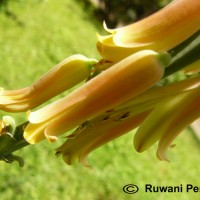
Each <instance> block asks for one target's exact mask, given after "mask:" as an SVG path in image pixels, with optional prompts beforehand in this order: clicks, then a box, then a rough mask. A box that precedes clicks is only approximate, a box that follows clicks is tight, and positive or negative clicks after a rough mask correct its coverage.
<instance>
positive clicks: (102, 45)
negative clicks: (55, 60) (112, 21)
mask: <svg viewBox="0 0 200 200" xmlns="http://www.w3.org/2000/svg"><path fill="white" fill-rule="evenodd" d="M199 21H200V1H198V0H190V1H188V0H175V1H173V2H172V3H170V4H169V5H168V6H166V7H165V8H163V9H161V10H160V11H158V12H156V13H155V14H153V15H151V16H149V17H147V18H145V19H143V20H141V21H138V22H136V23H133V24H131V25H128V26H125V27H121V28H117V29H113V30H110V29H108V28H107V27H105V29H106V30H107V31H108V32H110V33H111V35H108V36H98V38H99V42H98V43H97V49H98V51H99V53H100V54H101V56H102V57H103V58H105V59H107V60H111V61H117V60H121V59H122V58H124V57H126V56H128V55H130V54H132V53H134V52H137V51H140V50H142V49H152V50H155V51H157V52H164V51H168V50H170V49H172V48H173V47H175V46H177V45H178V44H180V43H181V42H183V41H184V40H186V39H187V38H189V37H190V36H191V35H192V34H194V33H195V32H196V31H198V30H199V29H200V23H199Z"/></svg>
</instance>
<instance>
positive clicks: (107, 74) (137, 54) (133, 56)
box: [0, 0, 200, 165]
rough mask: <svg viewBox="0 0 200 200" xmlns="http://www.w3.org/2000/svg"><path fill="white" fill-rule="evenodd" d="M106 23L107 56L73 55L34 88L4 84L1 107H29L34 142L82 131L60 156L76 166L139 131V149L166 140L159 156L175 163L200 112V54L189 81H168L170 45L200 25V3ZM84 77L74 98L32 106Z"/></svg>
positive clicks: (102, 39) (27, 133) (28, 134)
mask: <svg viewBox="0 0 200 200" xmlns="http://www.w3.org/2000/svg"><path fill="white" fill-rule="evenodd" d="M104 28H105V29H106V31H107V32H108V33H109V35H107V36H100V35H98V42H97V49H98V51H99V53H100V55H101V57H102V59H101V60H99V61H97V60H95V59H89V58H86V57H85V56H82V55H73V56H71V57H69V58H67V59H65V60H64V61H63V62H61V63H59V64H58V65H56V66H55V67H54V68H53V69H52V70H50V71H49V72H48V73H46V74H45V75H44V76H43V77H42V78H41V79H39V80H37V81H36V82H34V83H33V84H32V85H30V86H29V87H26V88H23V89H19V90H11V91H10V90H5V89H3V88H2V89H1V91H0V109H2V110H4V111H8V112H22V111H27V113H28V124H27V125H26V127H25V128H24V138H25V139H26V141H27V142H28V143H30V144H35V143H38V142H40V141H42V140H43V139H45V138H47V139H48V141H49V142H54V141H56V140H57V139H58V136H60V135H61V134H64V133H66V132H68V131H70V130H73V129H75V130H74V131H73V132H72V133H71V134H70V135H69V134H68V136H67V141H66V142H65V143H64V144H63V145H62V146H61V147H59V148H58V149H57V153H56V154H62V156H63V158H64V161H65V162H66V163H68V164H72V163H73V162H74V161H75V160H76V159H78V160H79V161H80V162H82V163H84V164H85V165H88V164H87V160H86V158H87V155H88V154H89V153H90V152H91V151H93V150H94V149H96V148H98V147H100V146H102V145H103V144H105V143H107V142H109V141H111V140H113V139H115V138H117V137H119V136H121V135H123V134H126V133H127V132H129V131H131V130H133V129H135V128H138V129H137V132H136V134H135V137H134V142H133V143H134V147H135V149H136V150H137V151H138V152H143V151H145V150H146V149H148V148H149V147H151V146H152V145H153V144H154V143H156V142H158V151H157V156H158V158H159V159H161V160H168V157H167V154H166V152H167V149H168V147H169V146H171V144H172V141H173V140H174V138H175V137H176V136H177V135H178V134H179V133H181V131H182V130H184V129H185V128H186V127H187V126H188V125H190V124H191V123H192V122H193V121H195V120H196V119H197V118H199V117H200V108H199V106H198V104H199V103H198V102H199V101H200V87H199V86H200V75H199V74H198V72H199V69H200V64H199V63H200V62H199V59H200V58H198V59H197V60H195V62H192V63H190V65H189V66H187V67H185V68H184V69H183V71H185V72H189V73H191V74H192V76H190V77H189V78H185V79H184V80H182V81H179V82H174V83H170V84H160V81H161V80H162V78H163V77H164V76H165V71H166V70H167V67H168V66H169V65H170V63H171V55H170V50H172V49H173V48H174V47H177V46H178V45H180V44H182V43H183V42H184V41H185V40H187V39H188V38H190V37H191V36H192V35H193V34H195V33H196V32H197V31H198V30H200V1H196V0H191V1H188V0H174V1H173V2H172V3H171V4H169V5H168V6H166V7H165V8H163V9H161V10H160V11H158V12H157V13H155V14H153V15H151V16H149V17H147V18H145V19H143V20H141V21H138V22H136V23H133V24H131V25H128V26H125V27H121V28H117V29H112V30H111V29H108V28H107V27H106V25H105V23H104ZM179 68H181V67H179ZM84 80H85V82H83V81H84ZM81 82H82V85H81V86H80V87H78V88H77V89H75V90H74V91H73V92H71V93H70V94H68V95H67V96H66V97H64V98H62V99H59V100H57V101H55V102H53V103H50V104H48V105H46V106H43V107H41V108H39V109H37V110H34V111H33V110H32V109H33V108H35V107H37V106H38V105H41V104H42V103H43V102H45V101H47V100H48V99H50V98H52V97H54V96H56V95H58V94H60V93H61V92H63V91H65V90H67V89H69V88H71V87H73V86H74V85H76V84H78V83H81ZM0 123H1V124H0V125H1V130H3V127H4V123H3V121H0Z"/></svg>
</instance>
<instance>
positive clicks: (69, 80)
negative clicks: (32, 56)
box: [0, 54, 97, 112]
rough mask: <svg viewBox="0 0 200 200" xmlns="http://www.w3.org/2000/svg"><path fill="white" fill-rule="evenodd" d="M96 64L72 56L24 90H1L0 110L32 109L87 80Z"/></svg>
mask: <svg viewBox="0 0 200 200" xmlns="http://www.w3.org/2000/svg"><path fill="white" fill-rule="evenodd" d="M96 63H97V61H96V60H95V59H89V58H86V57H85V56H83V55H79V54H77V55H73V56H70V57H68V58H66V59H65V60H63V61H62V62H60V63H59V64H57V65H56V66H55V67H53V68H52V69H51V70H50V71H49V72H47V73H46V74H45V75H43V76H42V77H41V78H40V79H39V80H37V81H35V82H34V83H33V84H32V85H30V86H28V87H26V88H23V89H19V90H4V89H1V91H0V109H1V110H5V111H9V112H22V111H27V110H29V109H32V108H34V107H36V106H38V105H40V104H42V103H43V102H45V101H46V100H48V99H50V98H52V97H54V96H56V95H58V94H59V93H62V92H64V91H65V90H67V89H69V88H71V87H73V86H75V85H76V84H78V83H80V82H81V81H83V80H85V79H87V78H88V77H89V76H90V74H91V71H92V68H93V67H94V64H96Z"/></svg>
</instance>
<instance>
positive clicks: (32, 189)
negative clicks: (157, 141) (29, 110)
mask: <svg viewBox="0 0 200 200" xmlns="http://www.w3.org/2000/svg"><path fill="white" fill-rule="evenodd" d="M9 9H10V10H11V11H12V12H13V13H14V14H15V15H16V16H17V18H16V19H13V18H12V17H9V16H6V15H5V14H4V13H3V11H2V12H1V13H0V87H4V88H6V89H16V88H21V87H25V86H27V85H29V84H30V83H32V82H33V81H34V80H36V79H37V78H39V77H40V76H41V75H42V74H43V73H45V72H46V71H47V70H49V69H50V68H51V67H52V66H54V65H55V64H57V63H58V62H60V61H61V60H63V59H64V58H65V57H67V56H70V55H72V54H76V53H80V54H84V55H86V56H89V57H95V58H98V54H97V51H96V48H95V43H96V40H97V39H96V32H99V31H102V30H101V25H99V24H98V23H97V22H95V20H94V19H92V17H91V15H90V12H89V11H88V10H84V9H83V8H82V7H81V6H80V5H78V4H77V3H76V2H75V1H74V0H59V3H58V1H55V0H46V1H45V0H29V1H25V0H11V1H10V3H9ZM63 95H66V93H65V94H62V95H61V96H63ZM57 98H58V97H57ZM5 114H8V113H5V112H0V115H1V116H3V115H5ZM12 116H14V117H15V118H16V119H17V122H18V123H21V122H23V121H25V120H26V119H25V117H26V115H25V113H19V114H12ZM133 136H134V132H130V133H129V134H127V135H125V136H124V137H122V138H119V139H117V140H115V141H114V142H111V143H109V144H107V145H105V146H103V147H102V148H99V149H97V150H96V151H94V152H93V153H92V154H91V155H90V156H89V162H90V163H91V165H92V166H93V169H88V168H85V167H83V166H82V165H80V164H78V163H76V164H74V165H73V166H67V165H66V164H65V163H64V162H63V161H62V159H61V158H57V157H55V156H54V153H55V150H54V149H55V148H56V147H57V146H58V144H51V145H50V144H49V143H48V142H42V143H39V144H37V145H32V146H28V147H26V148H24V149H21V150H19V151H18V152H17V154H18V155H20V156H22V157H23V158H24V159H25V166H24V167H23V168H20V167H19V166H18V164H17V163H16V162H15V163H13V164H12V165H9V164H6V163H4V162H0V198H1V200H8V199H9V200H27V199H31V200H40V199H42V200H60V199H64V200H85V199H87V200H101V199H105V200H118V199H119V200H121V199H127V200H129V199H131V200H151V199H155V200H161V199H162V200H163V199H167V200H176V199H177V200H178V199H181V200H190V199H193V200H197V199H199V195H200V193H193V192H190V193H186V192H185V191H183V193H171V194H170V193H166V194H163V193H145V192H144V185H145V184H147V183H148V184H152V185H161V186H162V185H171V186H176V185H177V186H180V184H182V185H183V188H184V187H185V184H193V185H197V186H200V178H199V171H200V167H199V166H198V163H199V162H200V156H199V153H200V143H199V141H198V140H197V139H196V138H195V136H193V134H192V133H191V132H190V131H189V130H186V131H184V133H182V134H181V135H180V136H179V137H178V138H177V139H176V141H175V143H176V144H177V146H176V148H173V149H171V150H169V155H170V158H171V162H170V163H167V162H161V161H158V160H157V159H156V156H155V152H156V145H155V146H154V147H152V148H151V149H149V151H147V152H145V153H142V154H139V153H137V152H136V151H135V150H134V149H133V145H132V140H133ZM130 183H133V184H136V185H138V186H139V187H140V190H139V192H138V193H137V194H134V195H128V194H125V193H124V192H123V191H122V188H123V186H124V185H126V184H130Z"/></svg>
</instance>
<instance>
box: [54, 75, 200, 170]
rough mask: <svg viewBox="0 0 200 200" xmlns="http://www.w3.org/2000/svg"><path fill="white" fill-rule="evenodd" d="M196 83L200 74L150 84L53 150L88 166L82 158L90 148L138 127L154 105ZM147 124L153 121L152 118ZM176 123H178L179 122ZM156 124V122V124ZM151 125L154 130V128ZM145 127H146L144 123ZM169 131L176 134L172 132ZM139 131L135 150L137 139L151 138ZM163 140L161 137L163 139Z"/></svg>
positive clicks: (68, 162) (67, 160) (70, 160)
mask: <svg viewBox="0 0 200 200" xmlns="http://www.w3.org/2000/svg"><path fill="white" fill-rule="evenodd" d="M199 86H200V76H197V77H192V78H189V79H186V80H183V81H180V82H176V83H172V84H169V85H165V86H157V87H153V88H151V89H149V90H147V91H145V92H144V93H142V94H141V95H139V96H137V97H135V98H132V99H131V100H129V101H127V102H125V103H123V104H121V105H118V106H117V107H115V108H114V109H112V110H109V111H107V112H104V113H102V114H100V115H99V116H97V117H94V118H93V119H91V120H90V123H85V124H82V125H81V126H79V128H77V130H75V132H74V133H72V134H71V135H69V136H68V137H67V141H66V142H65V143H64V144H63V145H62V146H61V147H59V148H58V149H57V154H58V155H59V154H62V156H63V159H64V161H65V162H66V163H67V164H73V162H74V161H75V160H76V159H77V158H78V160H79V161H80V162H81V163H83V164H84V165H86V166H89V165H88V162H87V160H86V158H87V156H88V154H89V153H90V152H91V151H93V150H95V149H96V148H98V147H100V146H102V145H104V144H105V143H107V142H109V141H111V140H113V139H116V138H117V137H120V136H122V135H124V134H126V133H127V132H129V131H131V130H133V129H135V128H136V127H138V126H141V124H142V123H143V121H145V120H146V118H147V117H148V115H150V113H151V112H153V110H154V109H157V110H158V111H159V109H160V108H159V109H158V108H157V106H158V105H159V106H161V107H162V105H163V103H164V105H165V103H166V102H167V100H168V99H170V101H172V99H173V97H174V96H177V94H179V95H180V97H182V96H184V95H185V92H189V91H192V90H193V89H194V88H198V87H199ZM162 102H163V103H162ZM171 115H173V114H171ZM158 119H159V117H158ZM163 121H164V120H163ZM155 122H156V121H155ZM149 123H150V122H149ZM151 123H154V121H152V122H151ZM162 123H164V122H162ZM176 123H177V124H179V123H180V124H181V123H182V121H178V122H176ZM157 126H159V125H158V124H157ZM145 127H146V126H145ZM154 128H155V129H156V130H157V129H158V128H157V127H154ZM146 130H148V126H147V127H146ZM173 133H174V134H175V135H176V132H173ZM173 133H172V135H173ZM143 134H144V133H142V134H141V133H137V134H136V137H135V143H136V144H135V146H136V150H139V148H138V146H139V145H140V144H141V138H142V141H146V140H147V141H148V140H151V135H152V134H151V133H146V135H145V136H144V135H143ZM148 134H149V135H148ZM157 134H158V132H157ZM171 137H172V136H171ZM138 138H140V140H138ZM163 141H165V140H164V139H163ZM159 152H160V150H159Z"/></svg>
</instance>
